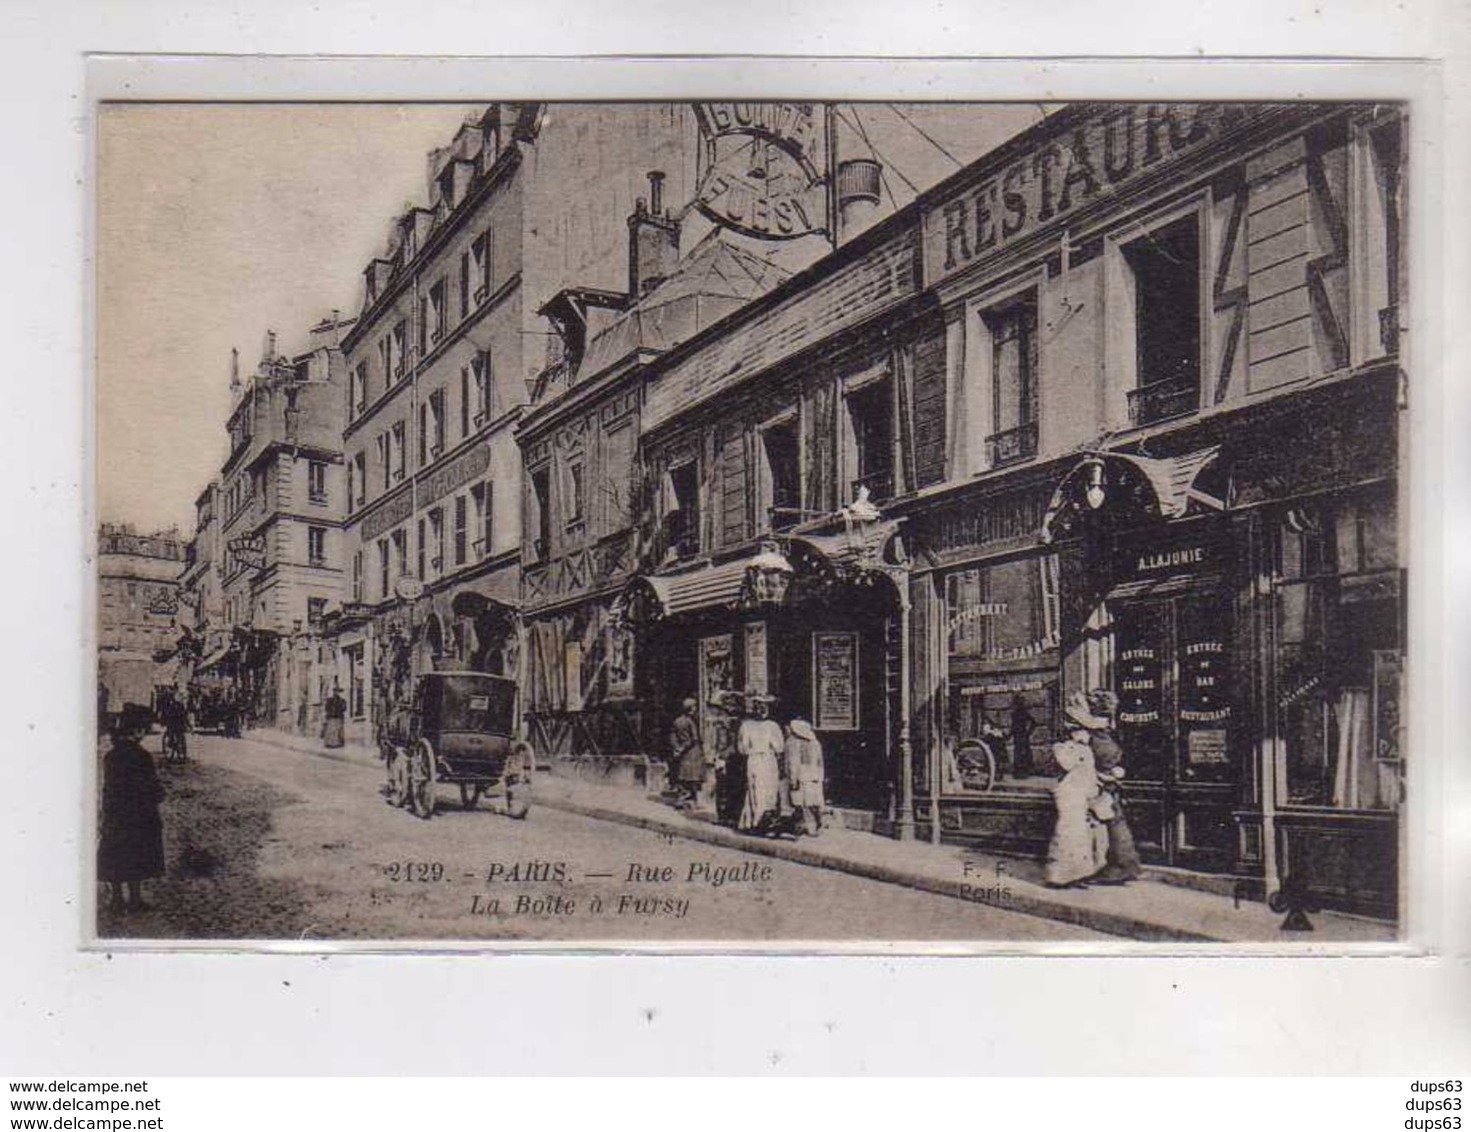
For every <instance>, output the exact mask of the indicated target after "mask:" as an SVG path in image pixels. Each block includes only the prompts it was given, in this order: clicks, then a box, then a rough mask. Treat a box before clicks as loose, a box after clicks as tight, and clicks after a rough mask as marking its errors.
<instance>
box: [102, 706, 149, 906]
mask: <svg viewBox="0 0 1471 1132" xmlns="http://www.w3.org/2000/svg"><path fill="white" fill-rule="evenodd" d="M151 722H152V718H151V713H150V712H149V710H148V709H147V708H145V707H140V706H139V705H137V704H127V705H125V706H124V707H123V710H122V711H121V712H120V713H119V715H118V722H117V726H116V727H115V728H114V730H113V736H112V749H111V750H110V751H108V752H107V755H106V757H105V758H104V759H103V762H102V838H101V844H100V845H99V846H98V849H97V877H98V879H99V880H103V881H106V882H107V883H108V884H109V885H111V887H112V898H111V900H110V902H109V904H110V907H111V908H112V910H113V911H115V912H117V911H122V910H123V885H127V887H128V903H127V909H128V910H129V911H135V910H137V909H139V908H142V907H143V906H144V905H143V892H142V888H143V881H144V880H145V879H147V878H148V877H158V876H163V819H162V818H161V817H160V816H159V812H158V804H159V803H160V802H161V801H162V800H163V787H162V786H161V785H159V781H158V774H157V772H156V771H155V770H154V767H153V756H152V755H150V754H149V753H148V752H147V751H146V750H144V749H143V742H142V740H143V736H144V735H146V734H148V729H149V726H150V724H151Z"/></svg>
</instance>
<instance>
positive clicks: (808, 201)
mask: <svg viewBox="0 0 1471 1132" xmlns="http://www.w3.org/2000/svg"><path fill="white" fill-rule="evenodd" d="M695 116H696V118H697V119H698V120H699V123H700V133H701V134H702V135H703V137H704V141H705V162H704V170H703V172H702V174H701V176H700V185H699V188H698V189H697V190H696V192H695V207H696V208H698V209H699V210H700V211H701V212H702V213H704V214H705V216H706V217H708V218H709V219H710V220H712V221H713V222H715V223H716V224H719V225H721V226H723V227H726V228H730V229H733V230H734V231H737V232H740V233H742V234H744V235H747V236H754V237H756V238H757V239H760V240H790V239H795V238H796V237H798V236H806V235H808V234H810V233H813V232H819V231H822V229H823V226H824V222H825V210H826V199H825V196H824V193H823V183H822V180H821V178H820V176H819V175H818V171H817V145H818V138H819V136H820V135H821V133H822V131H821V128H820V118H819V116H818V108H817V106H816V104H814V103H810V102H702V103H696V104H695Z"/></svg>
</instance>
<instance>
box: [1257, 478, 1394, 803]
mask: <svg viewBox="0 0 1471 1132" xmlns="http://www.w3.org/2000/svg"><path fill="white" fill-rule="evenodd" d="M1277 536H1278V549H1279V572H1278V573H1279V581H1278V584H1277V585H1276V587H1275V594H1274V623H1275V632H1276V641H1275V650H1274V652H1275V657H1276V668H1277V671H1276V711H1277V726H1278V732H1279V734H1280V736H1281V739H1282V743H1283V750H1284V754H1285V758H1284V765H1283V776H1284V778H1285V799H1284V800H1285V802H1286V804H1288V805H1307V806H1326V807H1331V808H1334V809H1354V810H1385V809H1392V808H1394V807H1395V806H1396V805H1397V804H1398V802H1399V792H1400V781H1401V770H1402V747H1401V741H1400V696H1401V672H1400V669H1401V652H1400V649H1401V640H1400V624H1401V611H1400V593H1399V575H1398V571H1397V570H1396V569H1395V568H1394V563H1395V556H1396V548H1395V536H1394V510H1393V505H1392V502H1391V501H1390V500H1388V499H1387V498H1385V499H1360V500H1356V501H1347V502H1343V503H1340V504H1337V505H1335V506H1332V507H1326V506H1325V507H1311V506H1309V507H1300V508H1293V509H1291V510H1289V511H1287V512H1285V513H1283V515H1282V516H1281V521H1280V523H1279V525H1278V528H1277ZM1279 789H1280V787H1279Z"/></svg>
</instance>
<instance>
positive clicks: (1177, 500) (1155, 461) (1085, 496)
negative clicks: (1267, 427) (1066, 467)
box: [1042, 445, 1226, 542]
mask: <svg viewBox="0 0 1471 1132" xmlns="http://www.w3.org/2000/svg"><path fill="white" fill-rule="evenodd" d="M1219 452H1220V446H1219V445H1215V446H1212V447H1210V448H1202V449H1200V450H1198V451H1196V452H1187V453H1185V454H1183V455H1180V456H1164V457H1155V456H1137V455H1134V454H1133V453H1131V452H1095V453H1093V454H1091V455H1088V456H1085V457H1084V458H1083V459H1082V460H1080V461H1079V462H1078V463H1077V464H1076V465H1075V466H1074V467H1073V468H1072V469H1071V470H1070V471H1069V472H1068V473H1067V475H1065V476H1063V478H1062V482H1061V483H1059V484H1058V485H1057V490H1056V491H1054V492H1053V493H1052V500H1051V502H1050V503H1048V505H1047V513H1046V515H1044V516H1043V518H1042V541H1043V542H1052V541H1053V540H1054V539H1056V538H1059V537H1065V536H1066V535H1068V534H1070V533H1072V530H1073V528H1074V527H1075V526H1076V525H1077V523H1078V522H1079V520H1080V516H1082V515H1085V514H1087V513H1088V512H1089V511H1094V510H1096V511H1102V510H1105V509H1110V510H1112V511H1114V512H1115V513H1117V512H1118V511H1119V510H1120V509H1125V508H1128V509H1132V510H1133V511H1134V512H1135V513H1136V514H1138V517H1140V518H1157V519H1165V520H1169V519H1179V518H1181V517H1183V516H1184V515H1185V514H1186V513H1187V511H1188V510H1189V509H1190V505H1191V503H1195V504H1197V505H1198V506H1199V507H1202V508H1206V509H1208V510H1214V511H1224V510H1226V501H1225V500H1224V499H1221V498H1219V497H1217V496H1215V495H1212V494H1210V493H1209V492H1206V491H1203V490H1201V489H1200V488H1199V487H1198V486H1197V483H1196V481H1197V479H1198V477H1199V476H1200V474H1201V472H1202V471H1203V470H1204V469H1205V468H1206V467H1207V466H1208V465H1209V464H1211V462H1212V461H1214V460H1215V458H1216V456H1217V455H1218V454H1219Z"/></svg>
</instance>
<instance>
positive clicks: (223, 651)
mask: <svg viewBox="0 0 1471 1132" xmlns="http://www.w3.org/2000/svg"><path fill="white" fill-rule="evenodd" d="M234 655H235V642H234V641H231V642H230V643H229V644H225V645H221V646H220V647H219V648H217V649H215V651H214V652H212V653H210V654H209V655H208V656H207V657H205V658H204V659H203V660H201V661H200V662H199V671H200V672H208V671H209V670H210V669H211V668H214V667H215V666H216V665H218V664H219V663H220V662H221V661H223V660H225V659H226V658H228V657H231V656H234Z"/></svg>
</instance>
